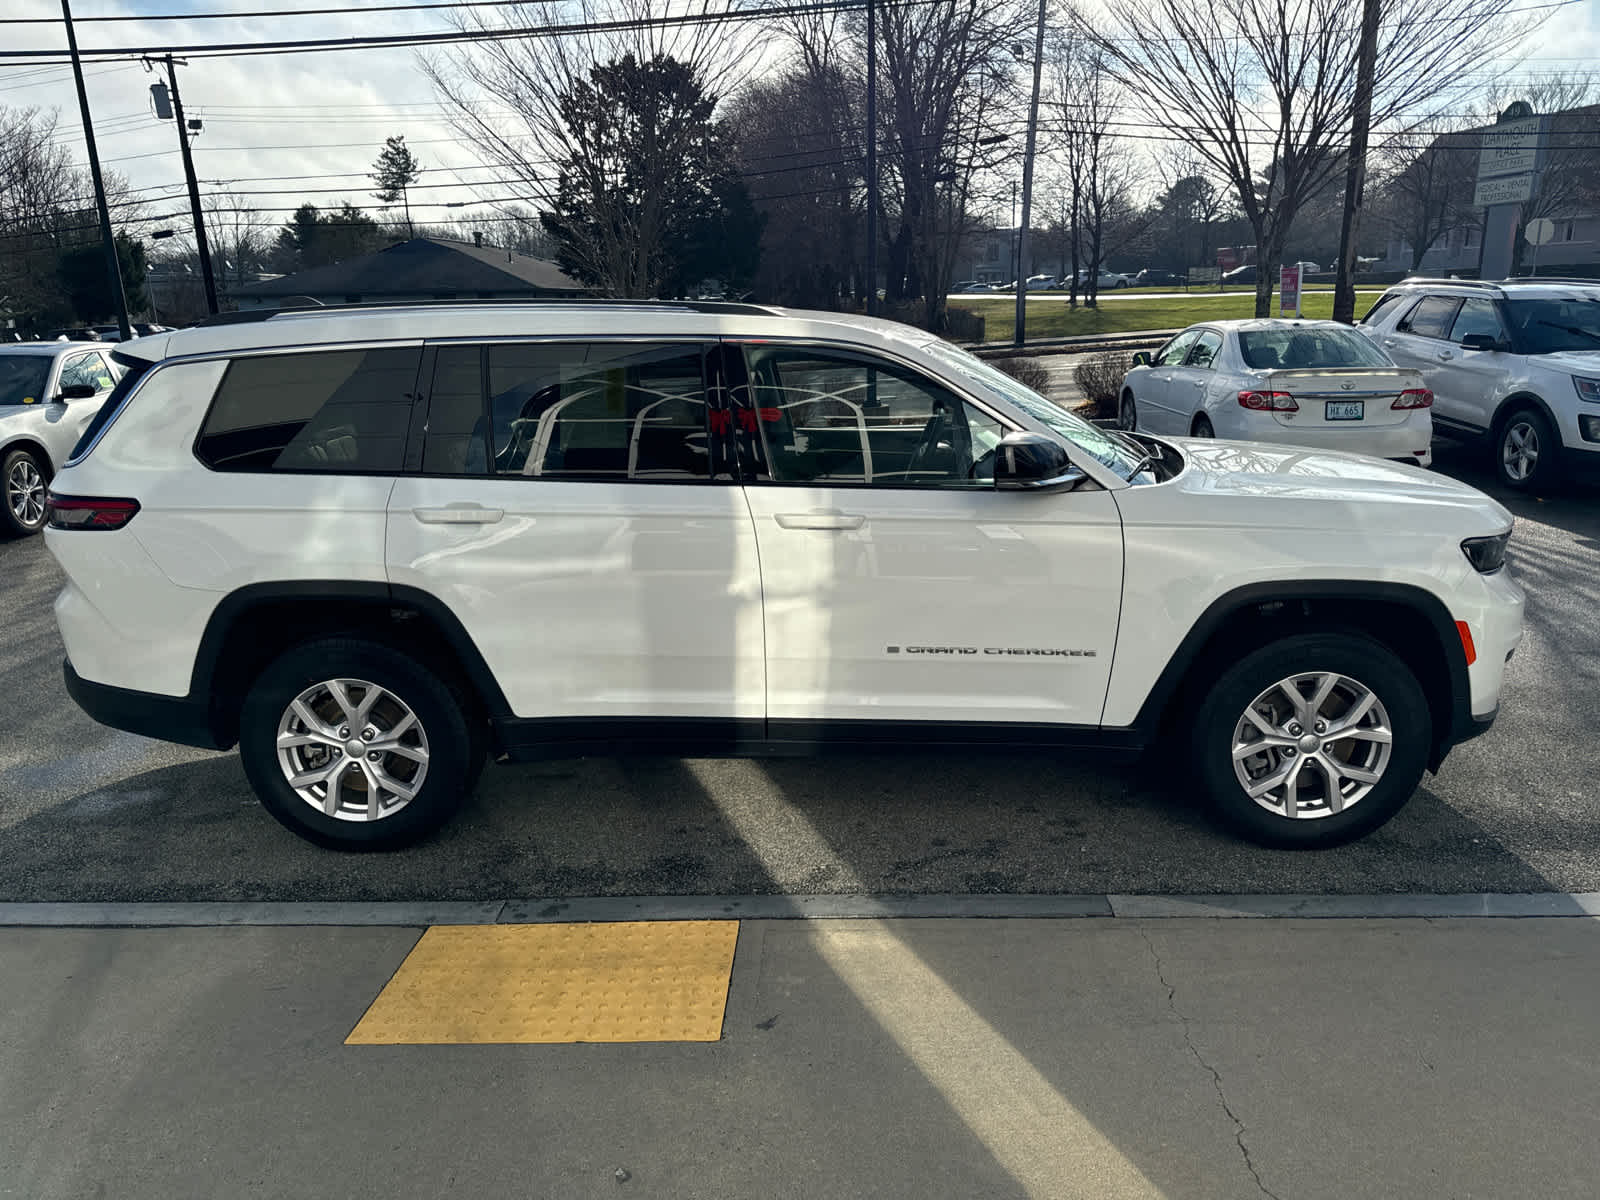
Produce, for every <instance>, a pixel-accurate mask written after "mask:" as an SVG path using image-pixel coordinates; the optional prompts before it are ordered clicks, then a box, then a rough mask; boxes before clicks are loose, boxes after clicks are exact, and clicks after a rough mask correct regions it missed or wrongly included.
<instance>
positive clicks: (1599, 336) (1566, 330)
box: [1539, 321, 1600, 342]
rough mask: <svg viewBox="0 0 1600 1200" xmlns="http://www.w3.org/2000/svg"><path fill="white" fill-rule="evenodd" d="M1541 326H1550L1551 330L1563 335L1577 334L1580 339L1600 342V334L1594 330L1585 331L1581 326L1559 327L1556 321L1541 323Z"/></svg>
mask: <svg viewBox="0 0 1600 1200" xmlns="http://www.w3.org/2000/svg"><path fill="white" fill-rule="evenodd" d="M1539 324H1541V325H1546V326H1549V327H1550V328H1551V329H1559V330H1560V331H1561V332H1562V333H1575V334H1577V335H1578V336H1579V337H1586V338H1593V339H1594V340H1595V341H1597V342H1600V333H1596V332H1595V331H1594V330H1592V329H1585V328H1583V326H1581V325H1558V324H1556V323H1555V322H1554V321H1540V322H1539Z"/></svg>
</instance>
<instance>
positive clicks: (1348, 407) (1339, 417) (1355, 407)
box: [1323, 400, 1366, 421]
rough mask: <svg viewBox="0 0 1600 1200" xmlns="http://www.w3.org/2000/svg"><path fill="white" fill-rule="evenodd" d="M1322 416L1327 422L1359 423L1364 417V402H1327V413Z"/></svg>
mask: <svg viewBox="0 0 1600 1200" xmlns="http://www.w3.org/2000/svg"><path fill="white" fill-rule="evenodd" d="M1323 415H1324V418H1325V419H1326V420H1329V421H1359V420H1361V418H1362V417H1363V416H1365V415H1366V401H1365V400H1329V401H1328V411H1327V412H1326V413H1325V414H1323Z"/></svg>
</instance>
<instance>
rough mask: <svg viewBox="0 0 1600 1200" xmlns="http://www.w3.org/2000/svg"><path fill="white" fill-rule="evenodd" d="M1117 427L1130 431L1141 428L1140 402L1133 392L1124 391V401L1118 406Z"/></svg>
mask: <svg viewBox="0 0 1600 1200" xmlns="http://www.w3.org/2000/svg"><path fill="white" fill-rule="evenodd" d="M1117 428H1118V429H1125V430H1127V431H1128V432H1129V433H1133V432H1134V431H1135V430H1137V429H1138V428H1139V403H1138V401H1136V400H1135V399H1134V398H1133V393H1132V392H1123V393H1122V402H1121V403H1120V404H1119V405H1118V406H1117Z"/></svg>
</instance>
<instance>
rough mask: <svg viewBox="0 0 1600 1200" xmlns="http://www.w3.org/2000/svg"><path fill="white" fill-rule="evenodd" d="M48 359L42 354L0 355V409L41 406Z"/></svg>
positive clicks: (47, 370)
mask: <svg viewBox="0 0 1600 1200" xmlns="http://www.w3.org/2000/svg"><path fill="white" fill-rule="evenodd" d="M49 375H50V358H49V356H48V355H44V354H0V407H5V406H7V405H11V404H43V403H44V402H45V394H44V383H45V380H46V379H47V378H49Z"/></svg>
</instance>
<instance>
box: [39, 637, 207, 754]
mask: <svg viewBox="0 0 1600 1200" xmlns="http://www.w3.org/2000/svg"><path fill="white" fill-rule="evenodd" d="M61 673H62V675H63V676H64V677H65V679H66V683H67V695H69V696H71V697H72V699H73V702H74V703H76V704H77V706H78V707H79V708H81V709H83V711H84V712H86V713H88V714H89V715H90V716H91V717H93V718H94V719H95V720H96V721H98V722H100V724H102V725H109V726H110V727H111V728H112V729H122V730H126V731H127V732H128V733H137V734H139V735H141V736H142V737H149V738H159V739H160V740H162V741H164V742H177V743H179V744H180V745H184V746H202V747H204V748H205V749H207V750H226V749H227V748H228V745H229V743H227V742H225V741H222V740H221V739H219V738H218V737H217V735H216V732H215V731H214V730H213V729H212V726H211V712H210V706H209V705H208V704H206V703H205V702H203V701H198V702H197V701H194V700H191V699H189V698H188V697H187V696H161V695H157V694H155V693H153V692H135V691H130V690H129V689H127V688H119V687H112V686H111V685H110V684H107V683H92V682H90V681H89V680H87V679H85V678H83V676H81V675H79V674H78V673H77V672H76V671H75V670H73V669H72V662H71V660H70V659H68V660H63V662H62V664H61Z"/></svg>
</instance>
